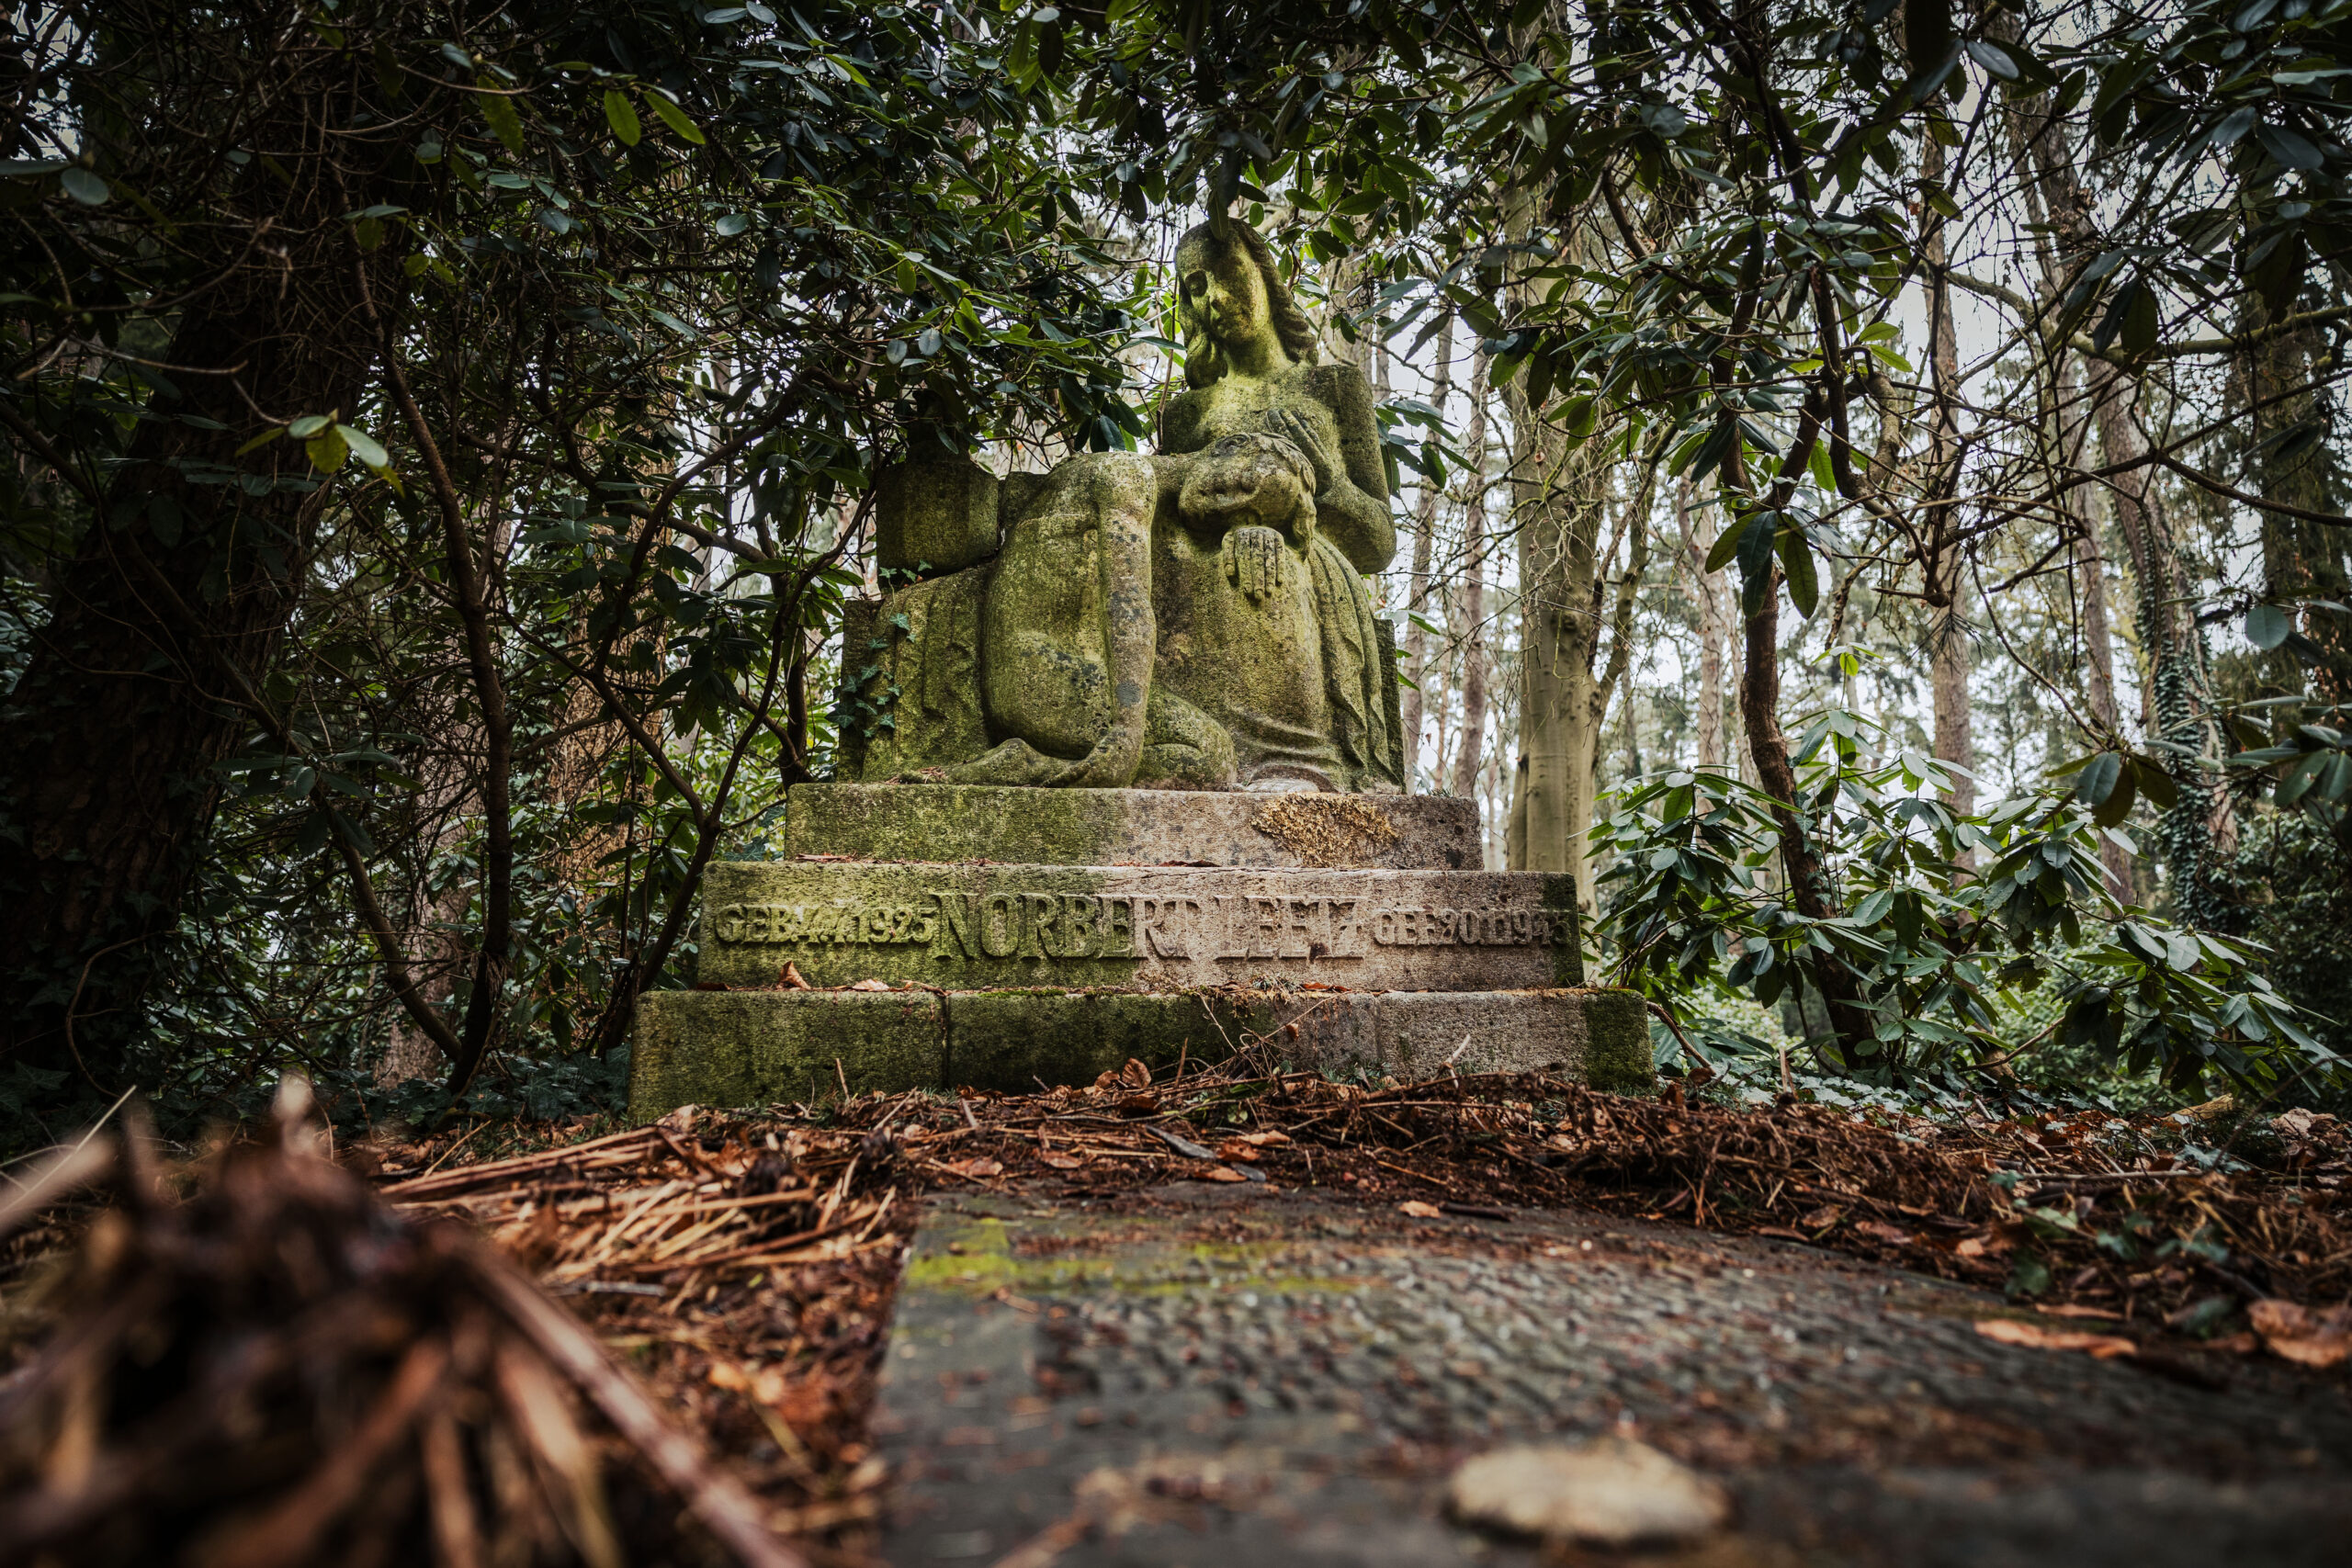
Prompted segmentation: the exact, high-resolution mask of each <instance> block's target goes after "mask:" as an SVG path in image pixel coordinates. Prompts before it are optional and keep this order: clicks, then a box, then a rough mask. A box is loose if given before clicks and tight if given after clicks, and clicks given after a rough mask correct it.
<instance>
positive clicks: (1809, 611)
mask: <svg viewBox="0 0 2352 1568" xmlns="http://www.w3.org/2000/svg"><path fill="white" fill-rule="evenodd" d="M1774 544H1775V545H1776V547H1778V549H1779V550H1780V554H1781V570H1783V571H1785V572H1787V573H1788V577H1789V603H1790V604H1794V605H1795V606H1796V607H1797V614H1798V615H1803V616H1804V618H1805V619H1806V620H1808V621H1809V620H1811V619H1813V612H1814V609H1815V606H1816V605H1818V604H1820V603H1821V582H1820V579H1819V578H1818V577H1816V576H1815V571H1814V564H1813V547H1812V546H1811V545H1810V544H1808V543H1806V542H1805V536H1804V534H1802V533H1800V532H1799V531H1798V530H1796V529H1794V528H1783V529H1781V531H1780V537H1779V538H1778V539H1777V540H1775V541H1774Z"/></svg>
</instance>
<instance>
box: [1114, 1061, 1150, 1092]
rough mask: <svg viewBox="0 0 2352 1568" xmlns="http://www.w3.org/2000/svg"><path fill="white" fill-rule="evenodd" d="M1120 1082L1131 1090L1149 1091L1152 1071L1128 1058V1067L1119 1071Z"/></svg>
mask: <svg viewBox="0 0 2352 1568" xmlns="http://www.w3.org/2000/svg"><path fill="white" fill-rule="evenodd" d="M1119 1081H1120V1082H1121V1083H1124V1084H1125V1085H1126V1086H1127V1087H1128V1088H1130V1089H1149V1088H1150V1087H1151V1069H1150V1068H1149V1067H1147V1066H1144V1065H1143V1064H1142V1063H1141V1062H1139V1061H1137V1060H1136V1058H1134V1057H1133V1056H1130V1057H1128V1058H1127V1065H1126V1066H1124V1067H1121V1068H1120V1069H1119Z"/></svg>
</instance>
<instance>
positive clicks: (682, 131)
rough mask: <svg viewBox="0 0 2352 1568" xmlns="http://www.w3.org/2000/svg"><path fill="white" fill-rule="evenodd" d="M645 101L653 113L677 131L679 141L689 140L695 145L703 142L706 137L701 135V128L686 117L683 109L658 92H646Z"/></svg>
mask: <svg viewBox="0 0 2352 1568" xmlns="http://www.w3.org/2000/svg"><path fill="white" fill-rule="evenodd" d="M645 101H646V103H647V104H648V105H650V107H652V110H653V112H654V113H655V114H657V115H659V116H661V117H662V124H664V125H666V126H668V127H669V128H670V129H671V130H673V131H674V132H676V133H677V136H678V139H679V140H680V141H691V142H693V143H694V144H695V146H697V147H699V146H701V145H702V144H703V142H704V141H705V140H706V138H705V137H704V136H703V133H702V128H701V127H700V126H698V125H696V124H695V122H694V121H693V120H691V119H688V118H686V111H685V110H684V109H682V108H680V107H678V106H677V105H675V104H673V103H672V102H671V101H670V100H669V99H668V98H666V97H664V96H662V95H661V94H660V93H648V94H646V95H645Z"/></svg>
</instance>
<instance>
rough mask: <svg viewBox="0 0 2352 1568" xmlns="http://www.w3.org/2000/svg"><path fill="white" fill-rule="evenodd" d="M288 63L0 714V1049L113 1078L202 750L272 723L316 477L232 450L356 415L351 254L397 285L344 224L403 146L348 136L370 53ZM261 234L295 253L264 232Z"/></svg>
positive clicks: (188, 879) (185, 239)
mask: <svg viewBox="0 0 2352 1568" xmlns="http://www.w3.org/2000/svg"><path fill="white" fill-rule="evenodd" d="M285 60H286V65H285V69H286V70H288V71H289V72H293V73H296V74H295V76H294V78H293V79H292V80H290V81H288V80H280V81H277V82H276V83H274V84H273V89H274V104H273V109H274V111H275V112H274V113H273V114H272V117H271V118H269V119H267V120H266V121H264V122H262V123H260V124H257V125H256V126H255V127H254V130H253V132H252V133H251V134H250V136H249V138H248V140H249V141H250V143H251V144H252V145H254V146H266V147H269V148H271V149H273V150H274V151H273V154H272V156H271V157H269V158H266V159H261V160H257V161H256V162H255V163H254V164H252V165H250V171H251V172H250V173H249V174H248V175H245V176H244V177H243V179H242V182H241V184H240V185H239V186H236V187H235V188H233V189H232V190H231V191H229V192H228V193H225V195H224V196H223V197H222V198H221V202H220V205H221V207H222V208H225V209H228V210H224V211H220V212H219V213H218V214H217V218H216V220H215V221H212V222H210V223H208V224H206V225H203V226H201V227H198V228H190V229H185V230H183V231H181V239H182V243H196V242H198V241H202V240H207V239H209V240H210V241H212V243H215V244H216V245H218V246H219V247H221V250H220V255H219V256H218V258H217V263H216V265H214V266H213V267H211V268H209V269H207V270H209V271H210V272H214V273H217V274H219V275H220V281H219V282H218V283H217V284H215V285H214V286H213V287H211V288H209V289H206V290H204V291H202V292H199V293H198V294H197V295H196V296H195V297H194V298H193V299H190V300H189V302H188V304H187V307H186V309H185V310H184V312H183V313H182V314H181V316H180V318H179V320H178V323H177V326H176V329H175V332H174V333H173V335H172V340H171V344H170V346H169V347H168V349H166V350H165V351H164V354H163V355H162V358H163V359H164V360H165V361H167V362H168V363H169V364H170V365H172V366H173V367H175V369H174V371H173V380H174V382H175V385H176V386H177V388H178V389H179V391H180V394H181V396H180V397H179V398H178V399H177V400H174V401H172V402H171V403H170V404H169V413H168V414H167V415H166V416H165V417H161V418H156V419H153V420H151V421H148V422H146V423H142V424H141V427H140V432H139V434H138V436H137V437H136V438H135V439H134V441H133V442H132V444H131V446H130V454H129V460H128V461H127V462H126V463H124V464H123V465H122V467H121V468H119V470H118V471H117V473H116V476H115V478H114V479H113V481H112V484H111V486H110V488H109V489H108V491H107V492H106V493H105V494H104V495H103V496H98V497H92V498H91V500H92V501H93V502H94V508H93V510H94V511H95V512H96V513H98V514H99V515H98V518H97V520H96V521H94V522H93V523H92V525H91V526H90V527H89V529H88V531H87V532H86V533H85V535H84V536H83V537H82V539H81V541H80V543H79V546H78V547H77V549H76V551H75V554H74V558H73V559H72V560H71V561H70V562H69V563H68V564H67V565H66V566H65V567H64V568H63V570H62V572H61V573H60V576H59V581H58V584H57V591H56V592H55V594H54V596H53V598H52V600H51V618H50V621H49V624H48V625H47V626H44V627H43V628H42V629H41V630H40V633H39V635H38V637H36V639H35V645H34V650H33V655H32V659H31V662H30V664H29V666H28V668H27V670H26V671H25V672H24V675H23V676H22V678H21V679H20V680H19V681H18V682H17V687H16V690H15V692H14V693H13V694H11V695H10V698H9V701H8V705H7V706H6V709H5V710H0V801H5V802H6V813H7V821H6V831H5V832H0V953H6V954H7V959H6V966H5V968H0V1056H6V1057H8V1058H13V1059H15V1060H17V1061H20V1062H23V1063H25V1064H27V1065H29V1066H36V1067H47V1068H70V1069H71V1070H74V1071H75V1072H77V1073H78V1074H79V1075H80V1076H81V1077H82V1078H83V1079H84V1080H85V1081H86V1082H88V1083H90V1084H91V1085H92V1086H93V1087H96V1088H97V1089H100V1090H101V1091H104V1092H108V1093H111V1092H114V1091H116V1090H119V1089H122V1088H123V1087H125V1084H124V1081H123V1080H124V1076H125V1074H126V1073H127V1072H128V1071H130V1062H129V1060H128V1055H129V1052H130V1047H131V1045H132V1044H133V1043H134V1042H135V1040H136V1039H137V1037H138V1035H139V1033H140V1029H141V998H142V996H143V994H144V992H145V990H146V989H147V987H148V985H149V983H150V981H151V980H152V979H153V976H154V975H155V973H156V972H157V968H158V966H159V964H160V963H161V962H162V961H163V959H164V954H163V953H161V952H160V951H159V949H160V948H161V947H162V945H163V942H162V939H164V938H166V937H168V935H169V933H170V932H171V931H172V930H173V928H174V927H175V924H176V923H177V921H178V919H179V914H180V910H181V908H182V907H183V905H184V903H185V901H186V899H187V896H188V894H189V891H190V888H191V885H192V880H193V878H194V876H195V874H196V873H197V871H198V865H199V863H200V861H201V859H202V855H203V849H204V840H205V837H206V834H207V832H208V830H209V827H210V824H211V821H212V817H213V813H214V810H215V807H216V806H217V804H218V802H219V799H220V774H219V773H217V772H216V771H215V768H216V764H218V763H219V762H220V761H221V760H222V759H223V758H224V757H226V756H227V755H228V754H229V752H230V751H231V750H232V748H234V747H235V746H236V745H237V744H238V742H239V741H240V740H242V739H243V738H244V737H245V736H246V735H248V734H251V733H252V732H254V730H255V729H257V728H258V729H261V730H264V731H266V732H275V733H278V734H281V735H282V734H284V733H285V726H286V719H285V716H283V715H282V714H280V713H279V712H278V711H277V706H276V705H275V703H274V702H273V701H272V700H271V699H270V698H268V697H267V696H266V695H265V694H264V682H265V678H266V675H267V673H268V671H269V670H270V668H271V665H272V662H273V660H274V659H275V657H276V655H277V648H278V645H279V641H280V638H281V637H282V635H283V633H284V630H285V627H286V624H287V620H288V615H290V614H291V612H292V610H293V608H294V605H295V604H296V602H297V600H298V598H299V596H300V583H301V578H302V575H303V573H304V572H305V571H306V570H307V568H308V560H309V557H310V553H311V541H312V535H313V530H314V526H315V525H316V523H317V520H318V517H319V514H320V513H321V512H322V510H323V509H324V506H325V503H326V501H327V497H328V493H329V492H328V491H327V490H326V489H325V488H323V486H321V485H320V484H319V479H320V476H318V475H317V474H316V473H314V472H313V471H312V470H311V468H310V466H309V464H308V462H307V461H306V459H305V457H304V453H303V446H302V444H301V443H300V442H297V441H292V440H281V441H276V442H273V443H271V444H269V445H267V446H262V447H260V448H259V449H257V450H255V451H254V452H250V453H246V454H244V455H243V456H240V455H239V451H238V449H239V448H240V447H241V446H243V445H244V444H245V443H246V442H248V441H249V440H251V439H252V438H253V437H254V435H255V434H259V433H261V432H263V431H266V430H267V429H268V428H270V427H271V426H272V425H275V424H277V423H283V422H285V421H287V420H290V419H293V418H297V417H299V416H301V415H305V414H324V413H329V412H340V413H341V414H342V415H343V416H344V417H345V418H346V419H349V418H351V417H352V416H353V415H354V413H355V412H356V410H357V408H358V405H359V403H360V400H361V399H362V397H363V396H364V395H365V393H366V390H367V384H368V375H369V372H370V369H371V368H372V367H373V366H374V364H375V362H376V358H377V351H378V344H377V342H376V340H375V338H374V335H373V334H372V333H369V332H368V329H367V327H366V325H365V323H364V320H363V317H362V312H361V310H360V306H359V302H358V284H357V280H358V276H359V268H360V267H362V266H365V267H366V268H368V272H369V274H370V275H371V276H372V277H373V280H374V282H373V287H374V289H375V291H376V296H377V298H378V299H380V300H392V299H398V298H399V297H400V289H401V277H402V274H401V254H400V251H399V247H398V246H396V245H394V244H391V243H386V244H384V245H383V246H381V247H380V248H379V249H378V250H377V251H375V252H374V253H373V254H370V255H368V256H366V257H365V258H362V257H361V256H359V255H358V254H356V251H355V249H354V246H353V243H352V239H351V233H350V228H349V226H348V225H347V224H345V223H344V222H343V221H341V216H342V214H344V213H345V212H348V211H351V210H353V209H356V208H361V207H366V206H368V205H369V204H371V203H375V202H390V203H392V204H395V205H398V204H400V203H401V197H402V195H403V190H402V188H401V186H398V185H397V184H396V182H394V181H393V180H391V179H390V176H389V173H388V171H389V170H390V168H391V167H392V166H393V162H394V160H395V159H404V158H405V157H406V156H407V154H406V152H405V147H406V145H407V139H406V138H399V139H391V140H384V141H376V140H369V139H367V138H363V137H357V136H346V135H345V133H344V132H343V131H342V130H341V129H340V128H343V127H347V126H352V125H358V124H366V123H368V119H367V115H368V114H376V115H377V118H382V117H381V115H380V113H379V112H378V111H379V109H380V106H374V105H366V104H363V103H362V102H360V101H357V100H358V99H359V98H360V97H361V86H362V85H366V86H368V87H370V88H372V86H373V85H374V82H375V73H374V72H373V71H372V70H371V69H368V68H367V67H364V66H362V67H357V68H355V66H354V64H353V62H352V61H351V60H350V59H348V58H345V57H343V56H341V55H339V54H338V53H336V52H334V51H326V50H314V51H308V52H303V51H292V50H289V51H288V53H287V55H286V57H285ZM232 213H241V214H242V215H243V216H242V217H241V218H239V220H236V221H231V220H230V219H231V216H232ZM264 231H266V232H269V233H270V234H272V235H273V236H276V237H277V242H276V243H277V244H278V245H282V246H283V249H282V250H277V249H276V247H275V246H272V247H266V250H268V251H269V252H270V254H263V253H262V252H261V251H256V250H254V248H253V245H252V241H253V237H254V235H255V234H258V233H261V232H264ZM177 367H188V368H187V369H181V368H177ZM159 400H160V399H159ZM256 406H258V408H259V409H262V410H266V411H267V415H268V417H266V418H265V417H263V415H262V414H260V413H258V412H256ZM199 423H211V424H212V425H213V426H214V428H210V429H205V428H199ZM232 474H233V475H234V476H236V479H235V482H230V483H220V482H217V479H216V480H215V482H201V481H204V480H207V479H214V477H215V476H223V475H232Z"/></svg>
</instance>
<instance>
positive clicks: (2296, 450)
mask: <svg viewBox="0 0 2352 1568" xmlns="http://www.w3.org/2000/svg"><path fill="white" fill-rule="evenodd" d="M2290 243H2296V242H2290ZM2268 321H2270V312H2269V311H2268V310H2266V309H2265V308H2264V307H2263V306H2262V304H2261V303H2260V301H2259V300H2255V301H2251V302H2250V303H2249V308H2248V310H2247V312H2246V320H2245V326H2246V327H2247V328H2248V329H2249V330H2258V329H2260V328H2261V327H2263V326H2264V325H2266V324H2267V323H2268ZM2326 353H2327V345H2326V344H2325V342H2324V340H2323V339H2322V338H2321V336H2320V334H2319V333H2318V332H2317V331H2316V330H2314V329H2312V328H2309V327H2306V328H2302V329H2301V330H2299V331H2296V332H2290V333H2284V334H2282V335H2280V336H2278V337H2275V338H2272V339H2271V340H2270V341H2268V342H2267V343H2264V344H2257V345H2256V346H2255V347H2253V348H2250V349H2248V350H2246V351H2245V354H2244V355H2243V356H2242V363H2241V381H2242V385H2243V388H2244V395H2245V408H2246V415H2245V422H2244V432H2243V442H2244V445H2245V448H2246V450H2247V453H2248V457H2249V459H2250V461H2249V462H2248V465H2247V466H2248V468H2250V470H2251V471H2252V473H2253V475H2254V478H2255V484H2256V489H2257V490H2258V491H2261V493H2262V497H2263V499H2264V500H2266V501H2275V502H2280V503H2281V504H2283V505H2287V506H2294V507H2300V508H2301V509H2303V510H2304V511H2307V512H2331V513H2332V512H2336V511H2339V510H2340V508H2339V506H2338V505H2337V491H2338V490H2339V489H2340V488H2341V487H2340V486H2339V484H2338V482H2337V476H2336V473H2335V462H2334V460H2333V458H2332V455H2331V447H2330V445H2329V443H2328V442H2327V440H2326V439H2325V434H2326V427H2327V422H2328V419H2329V411H2328V409H2327V407H2326V392H2325V390H2324V387H2323V386H2322V385H2320V384H2319V383H2320V382H2321V380H2322V379H2323V378H2322V377H2320V376H2314V374H2313V370H2314V367H2316V366H2318V365H2319V364H2320V363H2321V362H2322V359H2323V356H2324V355H2325V354H2326ZM2314 427H2315V428H2314ZM2299 432H2300V433H2312V434H2310V436H2309V438H2304V437H2303V436H2301V435H2299V434H2298V433H2299ZM2259 515H2260V519H2261V525H2262V575H2263V588H2264V591H2265V592H2267V594H2269V595H2270V596H2271V597H2273V598H2276V599H2279V600H2285V601H2290V602H2291V601H2308V600H2312V599H2326V600H2332V601H2334V602H2335V603H2337V604H2342V603H2344V602H2345V598H2346V590H2347V586H2352V584H2347V581H2346V571H2345V547H2346V534H2345V531H2344V530H2343V529H2342V528H2341V527H2335V526H2331V525H2328V524H2324V523H2314V522H2312V521H2311V520H2310V519H2308V518H2302V517H2290V516H2286V515H2284V514H2282V513H2275V512H2265V513H2260V514H2259ZM2290 614H2291V612H2290ZM2300 624H2301V630H2302V633H2303V635H2304V636H2305V637H2308V638H2310V639H2311V641H2312V644H2313V645H2315V646H2316V647H2317V648H2318V649H2319V650H2320V654H2321V658H2320V661H2319V663H2318V664H2317V666H2316V667H2314V668H2313V669H2312V671H2311V673H2310V674H2309V675H2308V676H2307V675H2306V674H2305V673H2304V670H2303V664H2302V660H2300V659H2298V658H2297V657H2296V656H2295V655H2294V654H2292V653H2290V652H2289V651H2288V650H2287V649H2283V648H2280V649H2273V650H2272V651H2271V652H2269V653H2267V654H2265V655H2263V675H2264V684H2265V685H2266V686H2267V687H2268V688H2269V690H2268V691H2267V692H2266V693H2265V695H2273V694H2275V695H2291V694H2301V693H2302V692H2303V691H2305V690H2306V689H2307V688H2308V689H2309V690H2310V691H2311V693H2312V695H2313V696H2315V697H2317V698H2318V699H2319V700H2320V701H2322V702H2325V703H2341V702H2345V701H2347V700H2352V620H2347V618H2346V616H2344V615H2341V614H2339V613H2335V612H2332V611H2328V610H2324V609H2316V608H2309V607H2306V608H2305V609H2304V610H2303V612H2302V615H2301V623H2300Z"/></svg>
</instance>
